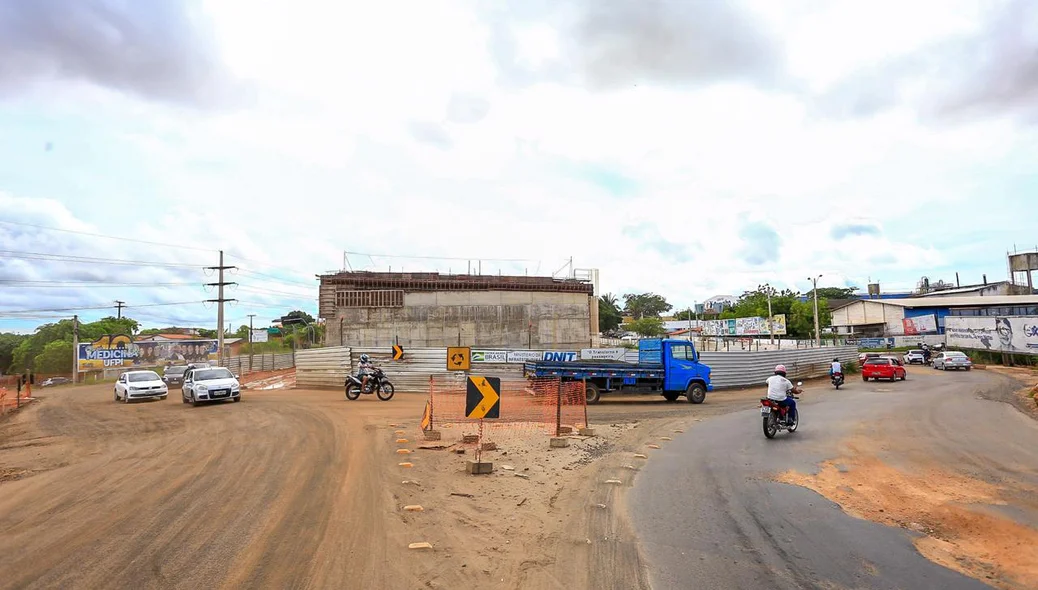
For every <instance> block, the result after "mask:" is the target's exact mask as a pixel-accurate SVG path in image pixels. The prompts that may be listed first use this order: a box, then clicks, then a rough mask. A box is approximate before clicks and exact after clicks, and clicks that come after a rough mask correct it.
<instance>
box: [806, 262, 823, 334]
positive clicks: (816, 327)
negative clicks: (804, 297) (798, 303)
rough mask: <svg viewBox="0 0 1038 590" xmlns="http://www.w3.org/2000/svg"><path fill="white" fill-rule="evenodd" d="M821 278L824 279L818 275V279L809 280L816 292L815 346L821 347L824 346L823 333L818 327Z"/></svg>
mask: <svg viewBox="0 0 1038 590" xmlns="http://www.w3.org/2000/svg"><path fill="white" fill-rule="evenodd" d="M820 278H822V275H818V276H817V277H815V278H813V279H810V278H809V279H808V280H809V281H811V282H812V283H814V292H815V346H821V345H822V331H821V329H820V328H819V327H818V279H820Z"/></svg>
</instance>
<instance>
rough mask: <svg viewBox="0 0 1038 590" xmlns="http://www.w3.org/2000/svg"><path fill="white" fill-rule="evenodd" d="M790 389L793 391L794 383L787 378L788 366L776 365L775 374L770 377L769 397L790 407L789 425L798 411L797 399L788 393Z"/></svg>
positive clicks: (788, 413)
mask: <svg viewBox="0 0 1038 590" xmlns="http://www.w3.org/2000/svg"><path fill="white" fill-rule="evenodd" d="M790 391H793V383H792V382H790V380H789V379H786V366H785V365H778V366H776V367H775V374H774V375H772V376H771V377H768V399H770V400H773V401H777V402H779V404H780V405H783V406H786V407H788V408H789V410H788V411H787V412H786V424H787V425H792V424H793V418H794V417H795V416H796V412H797V403H796V401H794V400H793V398H792V397H790V396H789V395H788V393H789V392H790Z"/></svg>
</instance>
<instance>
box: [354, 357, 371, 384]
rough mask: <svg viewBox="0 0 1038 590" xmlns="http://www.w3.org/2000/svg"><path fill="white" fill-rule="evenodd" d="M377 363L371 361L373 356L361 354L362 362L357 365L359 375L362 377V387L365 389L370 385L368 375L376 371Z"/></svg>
mask: <svg viewBox="0 0 1038 590" xmlns="http://www.w3.org/2000/svg"><path fill="white" fill-rule="evenodd" d="M374 369H375V365H374V364H372V362H371V357H370V356H368V355H366V354H362V355H360V364H358V365H357V376H358V377H360V388H361V391H364V390H366V389H367V387H368V377H370V376H371V374H372V373H373V372H374Z"/></svg>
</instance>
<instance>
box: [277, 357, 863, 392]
mask: <svg viewBox="0 0 1038 590" xmlns="http://www.w3.org/2000/svg"><path fill="white" fill-rule="evenodd" d="M630 352H631V353H633V354H631V353H628V355H627V359H628V361H629V362H633V361H637V359H638V351H636V350H635V351H630ZM362 354H368V355H370V356H371V360H372V361H373V362H374V363H375V364H376V365H378V366H380V367H382V370H384V371H385V372H386V375H388V376H389V379H390V380H391V381H392V382H393V384H394V385H395V386H396V388H397V390H398V391H426V390H427V389H428V385H429V376H430V375H442V374H445V373H447V349H445V348H409V349H407V350H406V351H405V353H404V358H403V360H400V361H394V360H392V354H393V351H392V349H390V348H353V349H351V348H349V347H345V346H337V347H331V348H316V349H311V350H301V351H298V352H296V384H297V385H298V386H299V387H342V386H343V383H344V382H345V380H346V374H347V372H353V373H356V371H357V363H358V362H359V359H360V355H362ZM833 358H839V359H840V361H841V362H843V363H848V362H851V361H857V358H858V350H857V348H856V347H854V346H825V347H822V348H801V349H791V350H776V351H760V352H755V351H733V352H704V353H701V360H702V362H703V363H705V364H706V365H709V366H710V368H711V369H712V372H711V375H712V377H713V384H714V387H717V388H724V387H745V386H753V385H762V384H763V383H764V380H766V379H767V378H768V377H769V376H771V375H772V374H773V373H774V368H775V365H777V364H784V365H786V368H787V370H788V376H789V378H790V380H793V381H795V380H797V379H808V378H811V377H821V376H825V375H827V374H828V372H829V364H830V363H831V362H832V360H833ZM522 370H523V366H522V365H521V364H516V363H512V364H503V363H479V364H473V365H472V371H471V372H472V373H476V374H484V375H494V376H501V377H514V378H518V377H519V376H521V375H522Z"/></svg>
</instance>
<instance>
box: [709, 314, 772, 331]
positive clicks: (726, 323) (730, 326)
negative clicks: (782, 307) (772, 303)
mask: <svg viewBox="0 0 1038 590" xmlns="http://www.w3.org/2000/svg"><path fill="white" fill-rule="evenodd" d="M771 323H772V326H774V328H775V335H777V336H781V335H784V334H785V333H786V316H785V314H778V315H775V316H772V318H771ZM702 325H703V332H702V333H703V335H704V336H768V335H770V334H771V332H770V331H769V329H768V319H767V318H762V317H751V318H737V319H734V320H706V321H704V322H702Z"/></svg>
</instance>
